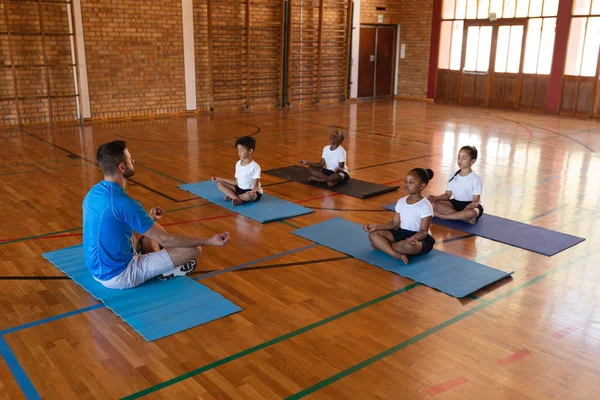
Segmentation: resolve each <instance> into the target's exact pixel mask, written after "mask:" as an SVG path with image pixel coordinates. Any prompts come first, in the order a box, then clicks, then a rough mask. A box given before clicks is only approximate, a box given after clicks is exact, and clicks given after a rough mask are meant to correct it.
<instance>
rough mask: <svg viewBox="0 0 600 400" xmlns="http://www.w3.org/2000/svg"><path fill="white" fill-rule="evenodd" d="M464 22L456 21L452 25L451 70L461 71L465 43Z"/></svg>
mask: <svg viewBox="0 0 600 400" xmlns="http://www.w3.org/2000/svg"><path fill="white" fill-rule="evenodd" d="M464 24H465V23H464V22H463V21H454V24H453V25H452V48H451V49H450V69H451V70H454V71H460V62H461V58H460V57H461V55H462V43H463V26H464Z"/></svg>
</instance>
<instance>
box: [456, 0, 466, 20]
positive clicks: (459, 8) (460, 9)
mask: <svg viewBox="0 0 600 400" xmlns="http://www.w3.org/2000/svg"><path fill="white" fill-rule="evenodd" d="M466 15H467V0H456V15H455V16H454V19H465V16H466Z"/></svg>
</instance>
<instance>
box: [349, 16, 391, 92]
mask: <svg viewBox="0 0 600 400" xmlns="http://www.w3.org/2000/svg"><path fill="white" fill-rule="evenodd" d="M395 42H396V28H395V27H394V26H361V28H360V48H359V55H358V97H361V98H365V97H384V96H392V95H393V94H394V89H393V84H394V63H395V48H396V46H395Z"/></svg>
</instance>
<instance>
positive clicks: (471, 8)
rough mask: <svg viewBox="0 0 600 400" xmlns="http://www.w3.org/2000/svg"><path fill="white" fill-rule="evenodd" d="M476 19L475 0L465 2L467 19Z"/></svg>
mask: <svg viewBox="0 0 600 400" xmlns="http://www.w3.org/2000/svg"><path fill="white" fill-rule="evenodd" d="M476 18H477V0H467V19H476Z"/></svg>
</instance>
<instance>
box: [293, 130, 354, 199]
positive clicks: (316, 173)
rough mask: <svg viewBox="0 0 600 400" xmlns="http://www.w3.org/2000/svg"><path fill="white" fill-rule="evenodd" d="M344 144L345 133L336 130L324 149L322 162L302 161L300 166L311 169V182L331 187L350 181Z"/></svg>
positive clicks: (309, 170)
mask: <svg viewBox="0 0 600 400" xmlns="http://www.w3.org/2000/svg"><path fill="white" fill-rule="evenodd" d="M343 142H344V133H343V132H342V131H340V130H339V129H336V130H335V131H333V132H331V135H329V145H327V146H325V147H323V153H321V161H319V162H309V161H306V160H300V165H302V166H303V167H304V166H308V167H309V168H308V172H309V173H310V177H309V178H308V180H309V181H311V182H323V183H326V184H327V186H329V187H331V186H335V185H337V184H338V183H343V182H348V181H349V180H350V175H349V174H348V165H347V163H346V150H344V148H343V147H342V143H343Z"/></svg>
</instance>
